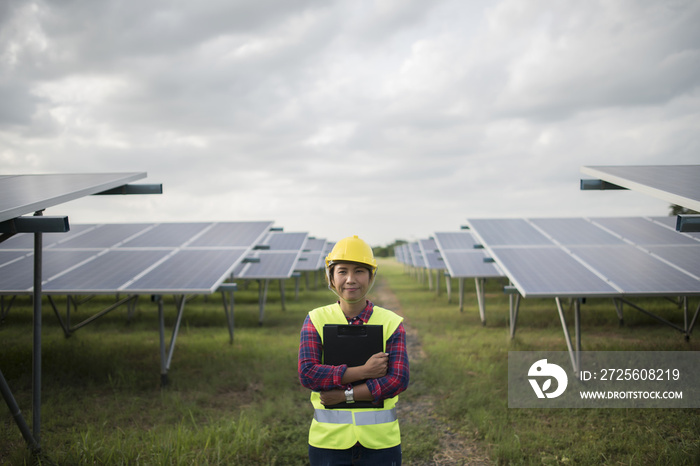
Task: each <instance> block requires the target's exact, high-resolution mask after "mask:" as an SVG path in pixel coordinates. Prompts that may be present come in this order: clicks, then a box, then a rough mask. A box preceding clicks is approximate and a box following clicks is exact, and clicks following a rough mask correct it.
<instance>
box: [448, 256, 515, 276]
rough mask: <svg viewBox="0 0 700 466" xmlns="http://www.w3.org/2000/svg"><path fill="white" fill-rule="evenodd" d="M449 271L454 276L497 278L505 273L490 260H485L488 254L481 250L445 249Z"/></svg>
mask: <svg viewBox="0 0 700 466" xmlns="http://www.w3.org/2000/svg"><path fill="white" fill-rule="evenodd" d="M442 257H443V259H444V262H445V265H446V267H447V271H448V272H449V274H450V277H453V278H497V277H502V276H503V273H502V272H501V271H500V270H499V269H498V268H497V267H496V266H495V265H494V264H493V263H490V262H484V259H485V258H486V254H484V252H483V251H481V250H476V249H474V250H470V251H458V250H452V251H445V252H443V253H442Z"/></svg>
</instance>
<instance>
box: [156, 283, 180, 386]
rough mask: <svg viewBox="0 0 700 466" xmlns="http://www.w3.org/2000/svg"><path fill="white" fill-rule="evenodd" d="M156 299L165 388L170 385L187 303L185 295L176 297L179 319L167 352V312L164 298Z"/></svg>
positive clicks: (161, 369)
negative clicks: (170, 371)
mask: <svg viewBox="0 0 700 466" xmlns="http://www.w3.org/2000/svg"><path fill="white" fill-rule="evenodd" d="M154 299H155V300H156V301H157V303H158V322H159V329H158V330H159V335H160V382H161V386H163V387H165V386H167V385H168V371H169V370H170V363H171V362H172V359H173V351H174V350H175V341H176V340H177V335H178V333H179V331H180V322H181V321H182V314H183V312H184V310H185V303H186V302H187V299H186V296H185V295H179V296H176V297H175V302H176V306H177V317H176V318H175V325H174V326H173V333H172V336H171V337H170V345H169V346H168V349H167V351H166V349H165V312H164V310H163V307H164V306H163V296H162V295H156V296H154Z"/></svg>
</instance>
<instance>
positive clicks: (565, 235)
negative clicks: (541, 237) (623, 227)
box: [531, 218, 624, 246]
mask: <svg viewBox="0 0 700 466" xmlns="http://www.w3.org/2000/svg"><path fill="white" fill-rule="evenodd" d="M531 223H532V224H533V225H535V226H536V227H539V228H540V229H542V230H543V231H545V232H546V234H547V235H548V236H549V237H550V238H551V239H553V240H554V241H555V242H557V243H559V244H564V245H570V246H573V245H585V244H624V241H623V240H622V239H620V238H618V237H617V236H615V235H613V234H611V233H610V232H607V231H605V230H603V229H601V228H600V227H598V226H596V225H594V224H592V223H591V222H589V221H588V220H586V219H583V218H541V219H532V220H531Z"/></svg>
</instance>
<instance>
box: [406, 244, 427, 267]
mask: <svg viewBox="0 0 700 466" xmlns="http://www.w3.org/2000/svg"><path fill="white" fill-rule="evenodd" d="M408 252H409V254H410V257H411V262H410V263H411V265H413V267H417V268H419V269H423V268H425V266H426V264H425V257H423V253H422V252H421V250H420V245H419V244H418V242H417V241H413V242H411V243H409V244H408Z"/></svg>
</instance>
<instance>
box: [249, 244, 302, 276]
mask: <svg viewBox="0 0 700 466" xmlns="http://www.w3.org/2000/svg"><path fill="white" fill-rule="evenodd" d="M297 255H298V253H296V252H265V251H260V252H259V253H258V254H256V256H257V257H259V258H260V262H252V263H248V264H244V265H245V267H244V268H243V269H242V270H243V271H242V273H238V274H236V276H235V278H243V279H278V278H279V279H282V278H289V277H291V276H292V273H293V272H294V265H295V264H296V260H297Z"/></svg>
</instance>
